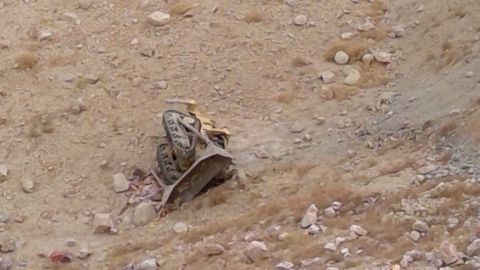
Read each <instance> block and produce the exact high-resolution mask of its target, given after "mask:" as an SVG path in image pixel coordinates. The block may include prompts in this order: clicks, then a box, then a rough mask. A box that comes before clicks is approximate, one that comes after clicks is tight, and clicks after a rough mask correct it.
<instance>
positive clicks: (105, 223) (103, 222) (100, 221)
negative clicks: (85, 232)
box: [93, 214, 114, 234]
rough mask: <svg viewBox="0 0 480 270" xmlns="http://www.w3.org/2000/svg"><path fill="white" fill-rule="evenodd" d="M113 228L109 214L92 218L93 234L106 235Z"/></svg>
mask: <svg viewBox="0 0 480 270" xmlns="http://www.w3.org/2000/svg"><path fill="white" fill-rule="evenodd" d="M112 228H114V223H113V220H112V218H111V217H110V215H109V214H96V215H95V217H94V218H93V229H94V231H93V233H95V234H101V233H108V232H110V229H112Z"/></svg>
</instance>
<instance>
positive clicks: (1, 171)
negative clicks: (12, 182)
mask: <svg viewBox="0 0 480 270" xmlns="http://www.w3.org/2000/svg"><path fill="white" fill-rule="evenodd" d="M8 172H9V171H8V167H7V165H5V164H0V183H2V182H5V181H7V177H8Z"/></svg>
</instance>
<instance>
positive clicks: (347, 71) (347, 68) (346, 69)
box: [342, 65, 355, 76]
mask: <svg viewBox="0 0 480 270" xmlns="http://www.w3.org/2000/svg"><path fill="white" fill-rule="evenodd" d="M354 70H355V68H353V67H352V66H350V65H346V66H345V67H344V68H343V69H342V74H343V75H345V76H348V75H350V73H352V71H354Z"/></svg>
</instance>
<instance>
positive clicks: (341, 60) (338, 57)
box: [334, 51, 350, 65]
mask: <svg viewBox="0 0 480 270" xmlns="http://www.w3.org/2000/svg"><path fill="white" fill-rule="evenodd" d="M349 59H350V57H349V56H348V54H347V53H346V52H344V51H338V52H337V53H335V57H334V60H335V63H337V64H339V65H345V64H346V63H348V60H349Z"/></svg>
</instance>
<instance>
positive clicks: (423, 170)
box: [418, 165, 438, 175]
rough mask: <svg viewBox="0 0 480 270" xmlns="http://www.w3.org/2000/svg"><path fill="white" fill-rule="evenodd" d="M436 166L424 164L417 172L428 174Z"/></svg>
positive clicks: (435, 168) (434, 169)
mask: <svg viewBox="0 0 480 270" xmlns="http://www.w3.org/2000/svg"><path fill="white" fill-rule="evenodd" d="M437 169H438V167H437V166H436V165H426V166H423V167H421V168H419V169H418V173H419V174H424V175H425V174H429V173H431V172H433V171H436V170H437Z"/></svg>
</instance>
